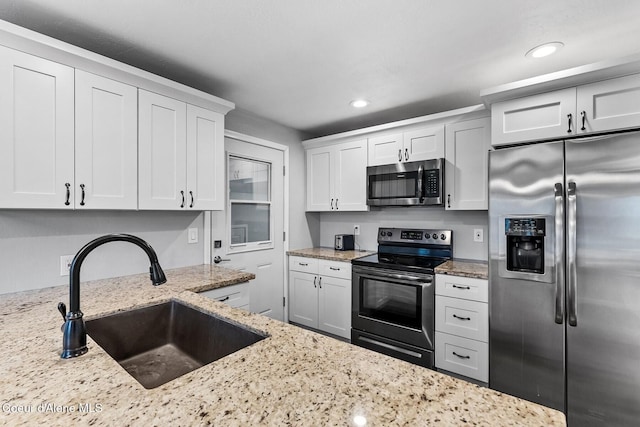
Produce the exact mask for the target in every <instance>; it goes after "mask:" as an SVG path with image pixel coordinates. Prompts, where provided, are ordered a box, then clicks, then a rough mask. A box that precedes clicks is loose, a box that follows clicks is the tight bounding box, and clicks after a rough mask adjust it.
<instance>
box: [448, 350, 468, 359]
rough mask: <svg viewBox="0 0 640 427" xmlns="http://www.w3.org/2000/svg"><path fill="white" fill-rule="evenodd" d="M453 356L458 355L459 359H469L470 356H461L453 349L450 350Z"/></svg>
mask: <svg viewBox="0 0 640 427" xmlns="http://www.w3.org/2000/svg"><path fill="white" fill-rule="evenodd" d="M452 353H453V355H454V356H458V357H459V358H460V359H471V356H462V355H460V354H458V353H456V352H455V351H453V352H452Z"/></svg>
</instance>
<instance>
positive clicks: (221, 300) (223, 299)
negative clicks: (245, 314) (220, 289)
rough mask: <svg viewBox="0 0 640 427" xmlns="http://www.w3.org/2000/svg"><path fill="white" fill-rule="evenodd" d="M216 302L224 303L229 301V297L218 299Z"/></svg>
mask: <svg viewBox="0 0 640 427" xmlns="http://www.w3.org/2000/svg"><path fill="white" fill-rule="evenodd" d="M218 301H220V302H225V301H229V297H228V296H227V297H224V298H220V299H219V300H218Z"/></svg>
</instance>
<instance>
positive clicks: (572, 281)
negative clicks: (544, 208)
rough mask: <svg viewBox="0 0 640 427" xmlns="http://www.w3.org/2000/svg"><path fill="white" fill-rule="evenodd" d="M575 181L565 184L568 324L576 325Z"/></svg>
mask: <svg viewBox="0 0 640 427" xmlns="http://www.w3.org/2000/svg"><path fill="white" fill-rule="evenodd" d="M576 198H577V197H576V183H575V182H569V183H568V185H567V202H568V208H567V210H568V212H567V221H568V231H567V232H568V233H569V236H568V240H567V252H568V257H567V267H568V269H569V274H568V276H567V277H568V282H569V283H568V284H567V289H568V296H567V297H568V305H569V307H568V310H569V316H568V317H569V319H568V320H569V325H570V326H577V325H578V313H577V311H578V308H577V295H576V294H577V291H578V272H577V269H576V202H577V201H576Z"/></svg>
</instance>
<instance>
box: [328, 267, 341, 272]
mask: <svg viewBox="0 0 640 427" xmlns="http://www.w3.org/2000/svg"><path fill="white" fill-rule="evenodd" d="M329 270H333V271H340V269H339V268H336V267H329Z"/></svg>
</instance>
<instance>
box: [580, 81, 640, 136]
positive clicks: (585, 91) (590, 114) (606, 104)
mask: <svg viewBox="0 0 640 427" xmlns="http://www.w3.org/2000/svg"><path fill="white" fill-rule="evenodd" d="M577 97H578V98H577V111H578V123H577V128H578V132H579V133H589V132H599V131H606V130H614V129H626V128H632V127H637V126H640V74H634V75H631V76H626V77H620V78H617V79H611V80H605V81H601V82H597V83H593V84H588V85H584V86H578V92H577Z"/></svg>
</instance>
